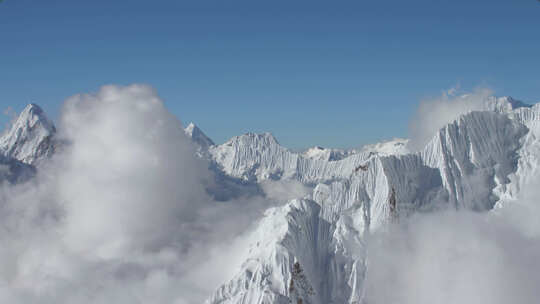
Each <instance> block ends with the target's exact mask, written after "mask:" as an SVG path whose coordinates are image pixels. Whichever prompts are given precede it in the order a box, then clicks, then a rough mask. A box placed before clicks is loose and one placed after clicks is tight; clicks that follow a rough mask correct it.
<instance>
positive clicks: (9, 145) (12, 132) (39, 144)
mask: <svg viewBox="0 0 540 304" xmlns="http://www.w3.org/2000/svg"><path fill="white" fill-rule="evenodd" d="M55 133H56V128H55V126H54V123H53V122H52V121H51V120H50V119H49V118H48V117H47V115H46V114H45V111H43V109H41V107H39V106H38V105H36V104H33V103H31V104H29V105H27V106H26V108H24V110H23V111H22V112H21V114H20V115H19V117H18V118H17V119H16V120H15V122H14V123H13V125H12V126H11V128H10V129H9V130H8V131H7V132H6V133H5V134H4V135H3V136H2V137H0V153H1V154H3V155H5V156H7V157H11V158H14V159H17V160H19V161H22V162H24V163H27V164H33V163H35V162H36V161H37V160H39V159H41V158H42V157H43V156H47V155H50V154H51V153H52V149H53V147H52V141H51V138H52V136H53V135H54V134H55Z"/></svg>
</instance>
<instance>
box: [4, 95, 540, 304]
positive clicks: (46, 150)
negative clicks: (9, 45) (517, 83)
mask: <svg viewBox="0 0 540 304" xmlns="http://www.w3.org/2000/svg"><path fill="white" fill-rule="evenodd" d="M480 110H481V111H472V112H469V113H467V114H464V115H462V116H460V117H458V118H457V119H456V120H455V121H453V122H451V123H449V124H447V125H445V126H444V127H443V128H441V129H440V130H439V131H438V132H437V133H436V134H434V136H433V137H432V139H431V140H430V141H429V142H428V144H427V145H426V146H425V147H424V148H423V149H422V150H421V151H419V152H417V153H409V152H408V151H407V148H406V146H407V140H404V139H395V140H392V141H388V142H383V143H379V144H374V145H367V146H365V147H363V148H362V149H359V150H350V151H343V150H337V149H324V148H318V147H315V148H312V149H310V150H308V151H305V152H303V153H296V152H293V151H291V150H289V149H287V148H285V147H283V146H281V145H280V144H279V142H278V141H277V140H276V139H275V138H274V137H273V136H272V135H271V134H270V133H264V134H253V133H248V134H244V135H241V136H236V137H233V138H231V139H230V140H229V141H227V142H226V143H224V144H221V145H215V144H214V143H213V142H212V140H211V139H210V138H208V137H207V136H206V135H205V134H204V133H203V132H202V131H201V130H200V129H199V128H198V127H197V126H195V125H194V124H190V125H188V127H187V128H186V129H185V133H186V135H187V136H189V137H190V138H191V139H192V140H193V142H194V143H195V144H196V145H197V146H198V152H197V153H198V155H199V156H200V157H202V158H205V159H208V160H209V161H210V162H211V167H212V168H214V169H216V170H218V171H217V172H218V174H221V175H222V176H227V178H230V179H231V182H233V181H237V180H240V181H241V182H242V183H241V184H242V185H243V183H245V184H246V185H257V184H258V183H260V182H264V181H266V180H282V181H299V182H301V183H303V184H304V185H306V186H308V187H310V188H311V189H312V193H311V194H310V195H308V196H307V197H304V198H298V199H294V200H292V201H290V202H288V203H287V204H285V205H283V206H280V207H275V208H271V209H269V210H267V211H266V213H265V217H264V218H263V219H262V220H261V221H260V223H258V225H257V228H256V229H255V231H253V232H252V233H250V234H251V235H250V239H251V245H250V247H249V248H248V250H249V252H248V254H247V256H248V258H247V259H246V260H245V262H244V263H243V265H242V266H241V269H239V271H238V272H237V274H236V275H235V276H234V277H233V278H232V279H231V280H230V281H228V282H225V283H224V284H223V285H222V286H220V287H219V288H218V289H217V290H216V291H215V293H214V294H212V295H210V297H209V298H208V300H207V302H206V303H207V304H217V303H222V304H225V303H227V304H238V303H244V304H248V303H249V304H263V303H264V304H270V303H278V304H279V303H283V304H285V303H294V304H298V303H302V304H308V303H315V304H326V303H336V304H337V303H339V304H341V303H349V304H353V303H356V304H360V303H364V294H365V290H364V282H365V278H366V276H367V275H369V274H368V273H367V266H366V250H367V249H366V237H367V235H368V234H369V233H370V232H371V231H376V230H377V229H381V228H383V227H384V226H385V225H386V224H387V223H388V222H391V221H397V220H399V219H400V218H401V217H406V216H408V215H410V214H412V213H415V212H426V211H431V210H433V209H438V208H456V209H461V208H466V209H472V210H478V211H487V210H492V209H494V208H498V207H501V206H503V205H504V204H506V203H508V202H511V201H513V200H515V199H516V197H517V195H518V194H519V192H520V189H521V188H523V187H524V185H526V184H527V182H528V181H530V179H531V177H532V176H534V175H535V174H538V169H537V168H540V141H539V138H540V106H539V105H534V106H528V105H525V104H523V103H521V102H519V101H516V100H514V99H512V98H509V97H502V98H495V97H488V98H486V99H485V100H483V104H482V105H481V107H480ZM54 134H55V128H54V125H53V124H52V122H50V121H49V120H48V119H47V118H46V116H45V115H44V113H43V111H42V110H41V109H40V108H39V107H37V106H35V105H29V106H28V107H27V108H26V109H25V111H23V113H21V115H20V117H19V118H18V119H17V121H16V122H15V123H14V125H13V127H12V128H11V129H10V130H9V131H8V132H7V133H6V134H5V135H4V136H2V137H1V138H0V151H1V153H0V182H1V181H2V180H7V181H8V182H10V183H13V182H18V181H23V180H25V178H28V177H29V176H31V175H32V174H33V172H34V171H35V169H34V167H33V166H31V165H27V164H36V163H38V162H39V161H40V160H42V159H44V158H46V157H48V156H50V155H51V154H52V153H54V151H55V145H54ZM23 162H25V163H27V164H24V163H23ZM223 185H224V187H227V186H226V185H228V184H226V183H225V184H223ZM471 185H475V186H474V187H472V186H471ZM225 190H227V189H225ZM225 192H227V191H225Z"/></svg>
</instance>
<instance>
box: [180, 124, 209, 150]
mask: <svg viewBox="0 0 540 304" xmlns="http://www.w3.org/2000/svg"><path fill="white" fill-rule="evenodd" d="M184 131H185V132H186V135H187V136H188V137H189V138H191V140H193V142H195V143H197V144H198V145H199V146H201V148H208V147H210V146H213V145H215V144H214V142H213V141H212V140H211V139H210V137H208V136H206V134H204V132H203V131H202V130H201V129H200V128H199V127H197V126H196V125H195V124H194V123H190V124H189V125H188V126H187V127H186V128H185V129H184Z"/></svg>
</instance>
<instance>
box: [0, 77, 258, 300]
mask: <svg viewBox="0 0 540 304" xmlns="http://www.w3.org/2000/svg"><path fill="white" fill-rule="evenodd" d="M59 136H60V137H61V138H62V139H63V140H65V141H66V142H68V143H69V144H68V145H67V148H65V149H64V151H63V152H62V153H61V154H60V155H57V156H56V157H55V158H54V159H53V160H52V161H51V162H50V163H49V164H47V167H46V168H43V170H41V172H40V174H39V176H38V178H37V179H36V180H34V181H32V182H31V183H27V184H24V185H19V186H16V187H8V186H6V185H4V186H3V188H1V190H0V221H1V222H2V229H1V230H0V239H1V240H2V246H1V248H0V302H2V303H37V302H39V303H134V302H141V303H196V302H199V303H200V302H202V301H203V300H204V298H205V297H206V296H208V295H209V294H210V293H211V291H213V289H214V288H216V287H217V285H218V284H220V283H222V282H223V281H225V279H226V278H229V277H231V276H232V273H231V272H232V269H234V267H235V266H237V265H238V263H239V262H240V261H241V260H242V259H243V255H242V254H241V253H243V249H244V248H246V247H247V246H246V245H245V244H241V243H242V242H243V238H242V237H241V232H242V231H244V230H245V229H246V227H247V226H249V225H250V224H251V223H252V222H253V221H254V220H255V219H257V217H259V214H260V212H261V210H262V209H264V208H266V207H268V203H267V202H266V201H265V200H263V199H261V198H251V199H239V200H236V201H230V202H215V201H213V200H212V199H211V198H210V197H209V196H208V195H207V193H206V191H205V185H208V184H209V183H210V182H211V180H212V175H211V173H210V172H209V170H208V169H207V168H208V164H206V163H204V162H203V161H201V160H200V159H198V158H196V157H195V150H194V147H193V146H192V144H191V142H190V140H189V139H188V138H187V137H186V136H185V134H184V131H183V129H182V127H181V124H180V122H179V121H178V120H177V119H176V118H175V117H174V116H173V115H172V114H170V113H169V112H168V111H167V110H166V108H165V107H164V105H163V102H162V101H161V100H160V99H159V97H158V96H157V95H156V93H155V92H154V90H153V89H151V88H149V87H147V86H142V85H132V86H127V87H118V86H106V87H103V88H102V89H101V90H100V91H99V92H98V93H97V94H93V95H77V96H74V97H71V98H69V99H68V100H67V101H66V102H65V105H64V107H63V110H62V115H61V118H60V126H59ZM239 209H240V210H242V211H243V212H238V210H239ZM236 248H238V249H236ZM233 249H234V250H240V251H239V252H238V251H237V252H235V251H234V250H233ZM235 261H236V262H235ZM229 268H231V269H230V270H229ZM217 269H219V271H217Z"/></svg>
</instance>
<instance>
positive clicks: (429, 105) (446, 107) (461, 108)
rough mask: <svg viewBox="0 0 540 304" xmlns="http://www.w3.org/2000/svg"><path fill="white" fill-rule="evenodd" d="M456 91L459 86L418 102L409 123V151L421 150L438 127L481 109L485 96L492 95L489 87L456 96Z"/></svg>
mask: <svg viewBox="0 0 540 304" xmlns="http://www.w3.org/2000/svg"><path fill="white" fill-rule="evenodd" d="M458 91H459V86H457V87H455V88H452V89H450V90H448V92H445V93H443V94H442V95H441V96H440V97H439V98H435V99H428V100H423V101H421V102H420V105H419V106H418V109H417V110H416V113H415V115H414V116H413V117H412V119H411V121H410V124H409V129H410V141H409V143H408V148H409V149H410V150H411V151H418V150H421V149H422V148H423V147H424V146H425V145H426V144H427V142H428V141H429V140H430V139H431V138H432V137H433V136H435V134H436V133H437V131H438V130H439V129H440V128H442V127H444V126H445V125H446V124H448V123H450V122H452V121H454V120H455V119H457V118H458V117H459V116H460V115H462V114H465V113H468V112H470V111H475V110H482V109H483V106H484V102H485V101H486V98H487V97H489V96H492V93H493V92H492V91H491V90H489V89H486V88H479V89H476V90H475V91H474V92H472V93H471V94H465V95H459V96H456V95H457V93H458Z"/></svg>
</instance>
